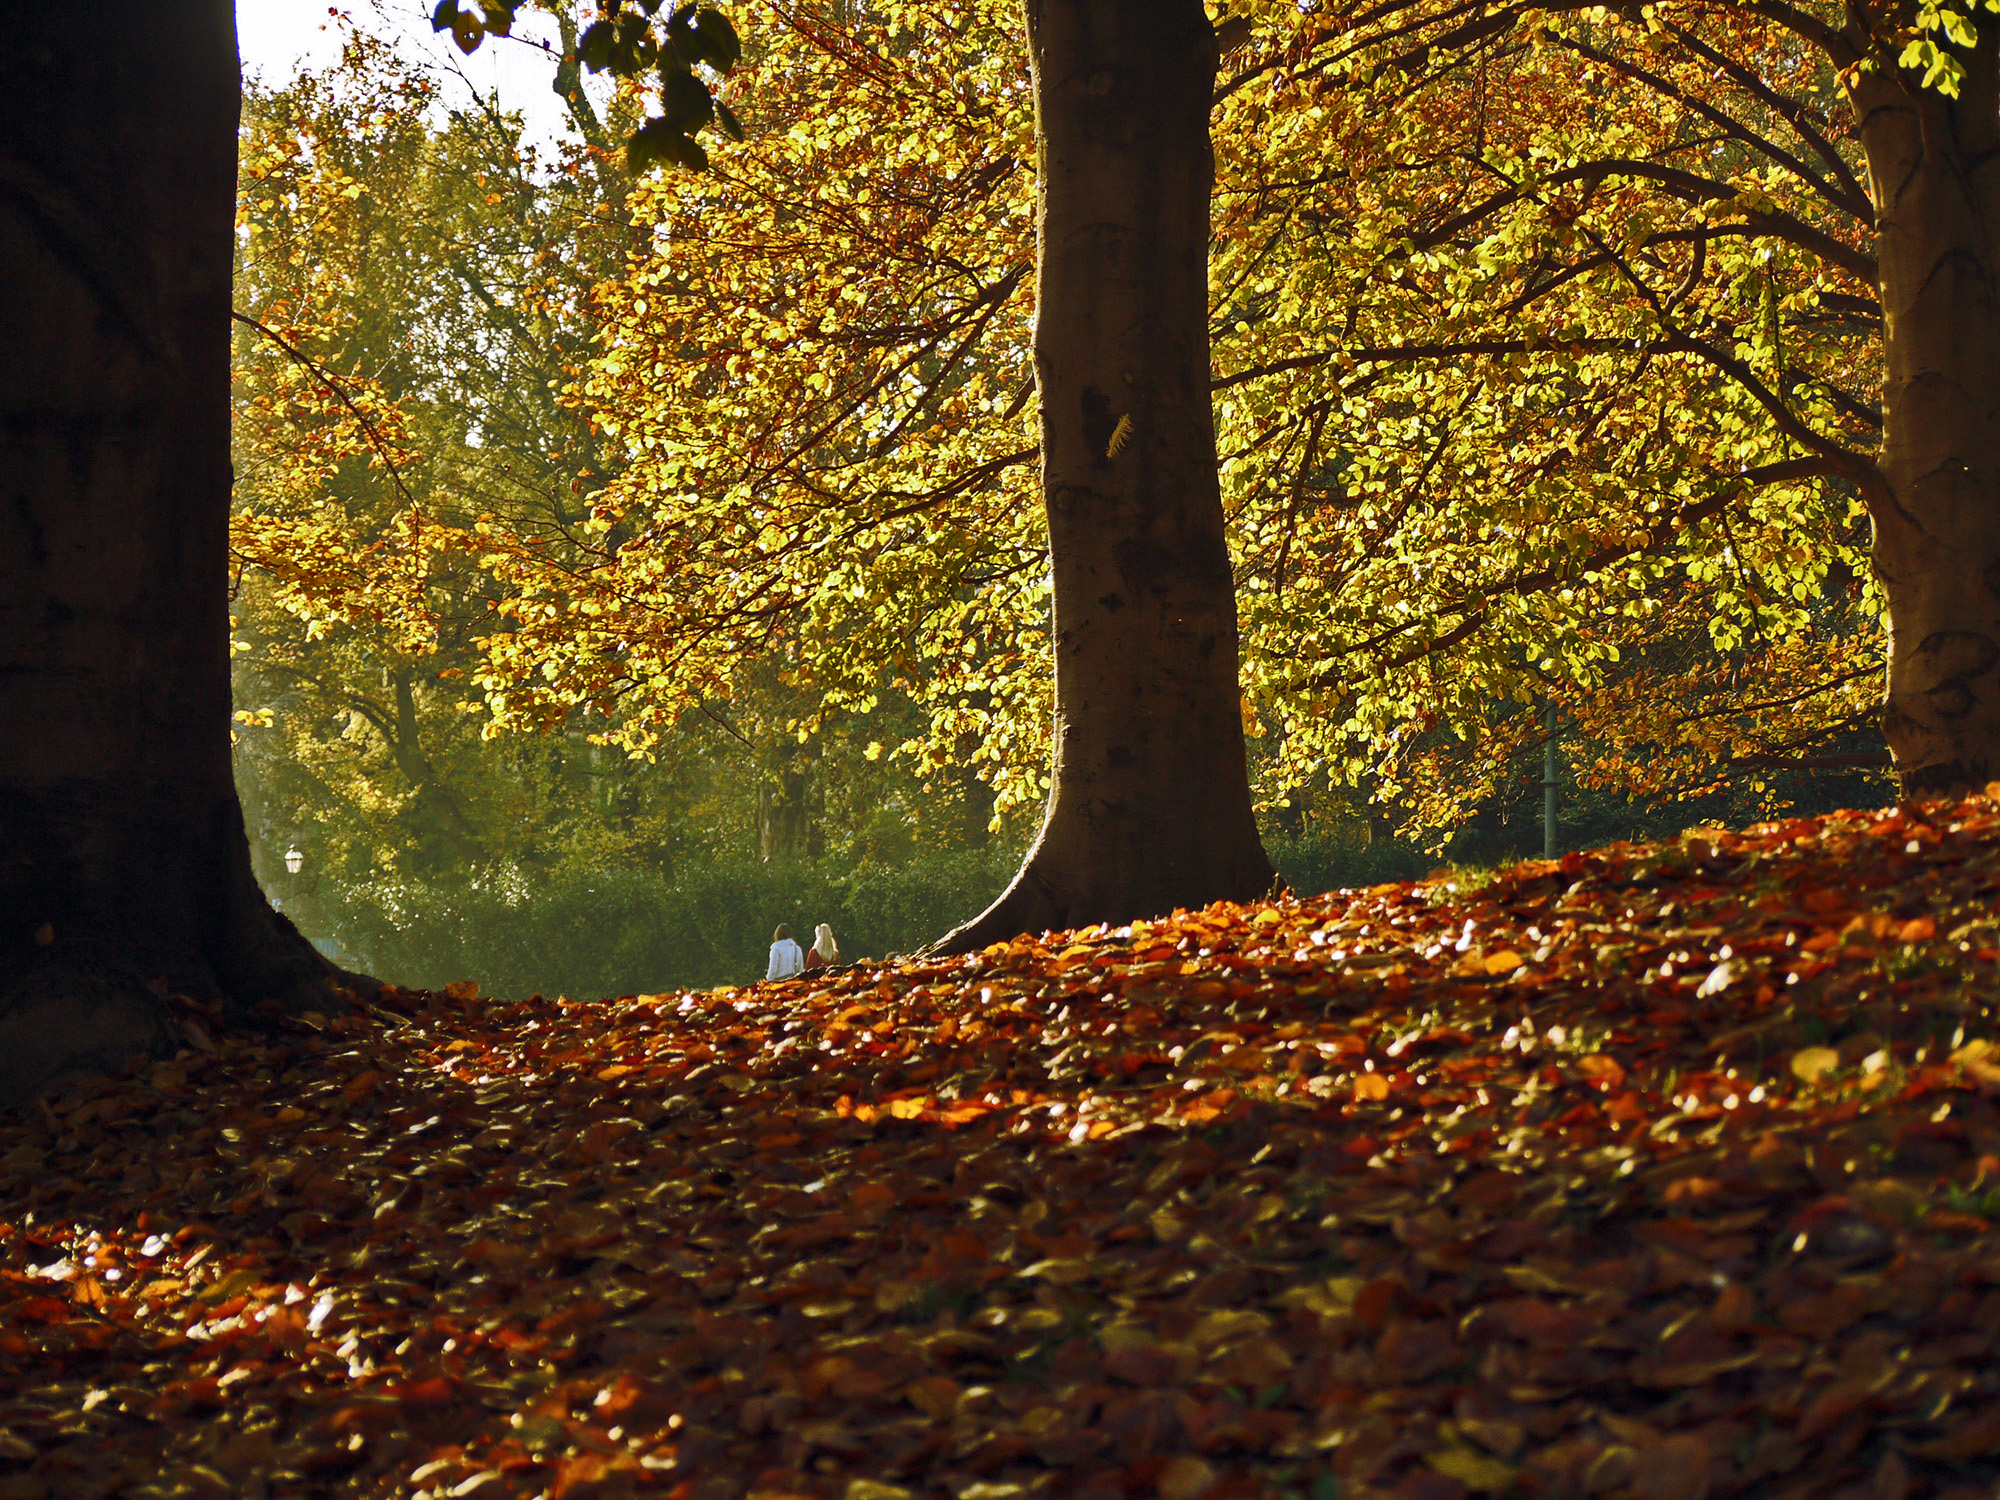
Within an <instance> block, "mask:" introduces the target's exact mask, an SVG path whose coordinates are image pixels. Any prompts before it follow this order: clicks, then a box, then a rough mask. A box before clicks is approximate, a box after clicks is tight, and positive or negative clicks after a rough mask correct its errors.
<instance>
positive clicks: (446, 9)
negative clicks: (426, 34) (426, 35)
mask: <svg viewBox="0 0 2000 1500" xmlns="http://www.w3.org/2000/svg"><path fill="white" fill-rule="evenodd" d="M457 24H458V0H438V3H437V9H436V10H434V11H432V12H431V30H432V31H434V32H435V31H450V30H451V29H452V28H453V27H455V26H456V25H457Z"/></svg>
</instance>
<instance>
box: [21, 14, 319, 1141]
mask: <svg viewBox="0 0 2000 1500" xmlns="http://www.w3.org/2000/svg"><path fill="white" fill-rule="evenodd" d="M8 21H9V27H8V34H7V39H6V44H5V46H4V47H0V340H4V341H3V342H0V1103H10V1102H18V1101H20V1100H23V1099H25V1098H27V1097H29V1096H30V1095H31V1094H32V1093H33V1091H34V1090H35V1089H37V1088H38V1087H39V1086H40V1085H41V1084H42V1083H44V1082H46V1081H47V1080H48V1079H49V1078H51V1077H53V1076H55V1075H56V1074H57V1073H59V1072H61V1071H64V1070H66V1069H70V1068H75V1067H80V1066H82V1067H98V1068H102V1067H106V1066H112V1065H115V1064H117V1063H119V1062H120V1061H122V1060H123V1059H125V1058H126V1057H128V1056H130V1055H131V1054H133V1053H134V1052H137V1051H146V1050H151V1051H158V1050H161V1049H163V1048H166V1047H169V1046H171V1045H174V1040H175V1039H174V1026H173V1020H172V1018H173V1016H174V1015H175V1014H176V1013H177V1007H176V1005H175V1003H174V1002H173V1001H171V1000H170V999H169V998H167V997H170V996H173V995H175V994H180V995H185V996H189V997H192V998H194V999H195V1000H198V1001H203V1002H213V1001H218V1000H219V1001H221V1002H223V1004H224V1006H225V1010H226V1011H227V1012H228V1013H230V1014H232V1015H235V1016H241V1015H243V1014H245V1013H247V1012H248V1011H249V1010H250V1009H251V1007H253V1006H255V1005H257V1003H258V1002H260V1001H276V1002H278V1003H280V1004H285V1005H303V1004H307V1003H319V1004H325V1003H326V1001H327V999H328V981H329V979H330V978H331V977H333V976H334V974H335V971H334V970H332V969H331V968H330V967H329V966H328V965H327V964H326V963H325V961H324V960H322V959H321V958H320V957H319V955H318V954H317V953H315V952H314V951H313V949H312V947H311V945H310V944H308V943H307V942H306V941H305V940H304V939H303V938H302V937H300V936H299V934H298V933H297V931H296V930H295V929H294V928H293V927H292V925H291V924H290V923H289V922H287V921H286V920H285V919H284V918H282V917H280V916H278V915H277V914H276V913H274V912H273V911H272V910H271V908H270V906H269V904H268V903H267V902H266V901H265V900H264V897H263V895H262V894H261V893H260V892H259V891H258V889H257V886H256V883H255V881H254V880H253V878H252V876H251V873H250V861H249V848H248V845H247V843H246V840H245V837H244V831H243V818H242V813H241V811H240V809H239V807H238V805H237V800H236V791H235V786H234V783H233V781H232V779H231V775H230V752H229V723H230V697H229V644H228V628H229V621H228V596H227V584H228V575H227V561H228V554H227V541H228V520H229V486H230V467H229V308H230V267H231V249H232V233H233V223H234V204H235V191H236V125H237V97H238V84H237V67H236V45H235V31H234V24H235V23H234V12H233V9H232V4H231V0H179V3H174V4H165V3H161V0H108V3H105V4H100V5H95V6H91V7H85V8H77V7H73V6H65V5H53V4H33V5H24V6H15V7H12V8H11V9H10V11H9V13H8Z"/></svg>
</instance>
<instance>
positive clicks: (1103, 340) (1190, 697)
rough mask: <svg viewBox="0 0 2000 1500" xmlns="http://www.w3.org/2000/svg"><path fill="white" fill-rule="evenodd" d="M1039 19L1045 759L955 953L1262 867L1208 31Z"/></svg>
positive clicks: (1182, 4) (1193, 10)
mask: <svg viewBox="0 0 2000 1500" xmlns="http://www.w3.org/2000/svg"><path fill="white" fill-rule="evenodd" d="M1026 9H1027V21H1028V47H1029V54H1030V57H1031V60H1032V63H1033V68H1034V88H1035V124H1036V137H1037V141H1038V143H1039V146H1040V155H1041V163H1040V167H1041V170H1040V185H1039V201H1038V205H1037V252H1038V263H1039V264H1038V281H1037V304H1036V305H1037V315H1036V326H1035V375H1036V379H1037V381H1038V384H1039V390H1040V393H1041V411H1042V491H1043V497H1044V501H1045V503H1046V505H1047V509H1048V524H1049V553H1050V562H1051V570H1052V575H1053V580H1054V586H1055V654H1056V661H1055V669H1056V714H1055V764H1054V768H1053V786H1052V789H1051V794H1050V799H1049V807H1048V812H1047V814H1046V815H1045V817H1044V819H1043V823H1042V828H1041V832H1040V834H1039V835H1038V837H1037V838H1036V840H1035V844H1034V847H1033V848H1032V849H1030V850H1029V852H1028V857H1027V860H1026V862H1025V863H1024V864H1023V865H1022V867H1021V871H1020V873H1019V874H1018V875H1016V876H1015V878H1014V882H1013V884H1012V885H1011V886H1009V887H1008V889H1007V891H1006V892H1005V894H1003V895H1002V896H1001V897H1000V899H999V900H998V901H996V902H995V903H994V904H993V906H992V907H991V908H989V909H988V910H987V911H986V912H985V913H984V914H983V915H981V916H979V917H977V918H975V919H974V920H973V921H971V922H969V923H967V924H966V925H965V926H963V927H961V928H959V929H958V930H957V931H956V932H954V933H952V934H951V935H950V936H948V937H947V938H945V939H943V940H942V942H941V943H940V944H939V945H938V947H939V948H940V950H942V951H965V950H968V949H971V948H976V947H980V946H982V945H984V944H986V943H990V942H993V941H996V940H998V939H1001V938H1006V937H1010V936H1012V935H1014V934H1016V933H1020V932H1023V931H1033V930H1038V929H1043V928H1060V927H1073V926H1078V925H1081V924H1084V923H1090V922H1127V921H1130V920H1132V919H1133V918H1135V917H1150V916H1157V915H1161V914H1164V913H1166V912H1168V911H1170V910H1172V909H1173V908H1175V907H1182V906H1186V907H1193V906H1201V905H1205V904H1207V903H1208V902H1211V901H1215V900H1220V899H1225V898H1231V899H1237V900H1247V899H1251V898H1254V897H1256V896H1258V895H1260V894H1262V893H1263V892H1264V891H1266V890H1268V889H1269V888H1270V885H1271V882H1272V878H1273V877H1272V872H1271V865H1270V861H1269V860H1267V859H1266V858H1265V855H1264V849H1263V846H1262V844H1261V843H1260V842H1259V841H1258V837H1257V823H1256V818H1255V816H1254V814H1253V813H1252V811H1251V805H1250V788H1249V779H1248V775H1247V772H1246V768H1245V763H1244V749H1243V720H1242V709H1241V703H1240V699H1239V696H1238V688H1237V680H1236V666H1237V661H1236V590H1235V582H1234V579H1233V578H1232V577H1231V573H1230V563H1229V552H1228V548H1227V545H1226V543H1225V541H1224V535H1223V515H1222V495H1221V489H1220V486H1219V483H1218V480H1217V476H1216V457H1215V423H1214V414H1213V411H1212V409H1211V406H1210V401H1209V350H1208V238H1209V221H1208V204H1209V193H1210V189H1211V187H1212V184H1213V178H1214V159H1213V156H1212V154H1211V152H1210V148H1209V139H1208V115H1209V108H1210V95H1211V91H1212V89H1213V87H1214V79H1215V66H1216V45H1215V38H1214V34H1213V32H1212V31H1211V29H1210V27H1209V22H1208V18H1207V15H1206V13H1205V11H1204V9H1203V6H1202V4H1201V0H1027V4H1026Z"/></svg>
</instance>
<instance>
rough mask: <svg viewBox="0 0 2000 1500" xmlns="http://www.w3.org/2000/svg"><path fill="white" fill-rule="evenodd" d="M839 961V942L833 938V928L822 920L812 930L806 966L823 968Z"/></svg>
mask: <svg viewBox="0 0 2000 1500" xmlns="http://www.w3.org/2000/svg"><path fill="white" fill-rule="evenodd" d="M839 962H840V944H838V943H836V942H835V941H834V940H833V928H832V927H830V926H828V925H827V924H826V923H825V922H822V923H820V924H819V926H818V927H817V928H816V929H815V930H814V932H813V945H812V952H810V953H808V954H807V955H806V967H807V968H808V969H823V968H825V967H826V966H827V965H828V964H837V963H839Z"/></svg>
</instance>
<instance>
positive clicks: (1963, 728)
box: [1853, 11, 2000, 793]
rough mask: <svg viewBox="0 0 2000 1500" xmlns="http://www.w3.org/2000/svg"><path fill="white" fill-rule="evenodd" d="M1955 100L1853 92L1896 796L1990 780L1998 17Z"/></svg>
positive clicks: (1999, 714)
mask: <svg viewBox="0 0 2000 1500" xmlns="http://www.w3.org/2000/svg"><path fill="white" fill-rule="evenodd" d="M1975 14H1976V16H1977V23H1978V28H1979V33H1980V40H1979V45H1978V48H1977V49H1976V51H1975V52H1974V53H1973V54H1972V55H1971V56H1970V57H1968V58H1967V59H1966V79H1965V84H1964V88H1963V90H1962V92H1961V95H1960V97H1959V98H1958V99H1957V100H1956V101H1953V100H1950V99H1947V98H1945V97H1944V96H1943V95H1941V94H1938V93H1936V92H1935V91H1927V90H1919V89H1918V88H1916V86H1915V83H1914V77H1913V75H1911V74H1907V73H1905V74H1902V75H1901V76H1900V77H1898V76H1888V77H1884V76H1882V75H1881V74H1879V73H1878V74H1873V75H1868V76H1866V77H1864V78H1863V79H1862V81H1861V83H1860V85H1859V87H1858V88H1857V91H1856V95H1855V98H1854V101H1853V102H1854V107H1855V113H1856V115H1857V117H1858V120H1859V123H1860V128H1861V140H1862V144H1863V147H1864V149H1865V150H1866V152H1867V160H1868V171H1869V177H1870V181H1871V185H1872V190H1873V193H1874V198H1875V208H1876V224H1877V231H1878V236H1879V241H1878V248H1877V253H1878V255H1879V257H1880V262H1881V277H1882V284H1881V293H1882V313H1883V335H1884V345H1885V359H1886V371H1885V380H1884V386H1883V400H1882V416H1883V438H1882V449H1881V453H1880V454H1879V456H1878V467H1879V468H1880V470H1881V473H1882V477H1883V479H1884V480H1886V482H1887V490H1888V492H1889V493H1887V494H1881V495H1877V496H1874V497H1871V502H1872V503H1871V507H1870V508H1871V510H1872V512H1873V514H1874V521H1875V547H1874V564H1875V570H1876V573H1877V575H1878V576H1879V577H1880V578H1881V580H1882V584H1883V588H1884V590H1885V592H1886V594H1887V598H1888V604H1889V683H1888V700H1887V702H1886V704H1885V705H1884V708H1883V716H1882V718H1883V730H1884V733H1885V734H1886V735H1887V737H1888V741H1889V748H1890V750H1891V752H1892V753H1893V754H1894V756H1895V762H1896V774H1897V777H1898V779H1899V781H1900V782H1901V784H1902V787H1903V789H1904V790H1905V791H1906V792H1910V793H1919V792H1956V791H1964V790H1968V789H1973V788H1978V787H1983V786H1985V785H1986V783H1987V782H1989V781H1991V780H1992V779H1994V777H1995V775H1996V774H2000V100H1996V96H1995V80H1996V76H2000V74H1997V73H1996V68H1995V66H1994V59H1995V55H1996V48H2000V18H1996V17H1994V16H1991V15H1988V14H1986V13H1984V12H1977V11H1976V12H1975Z"/></svg>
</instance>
